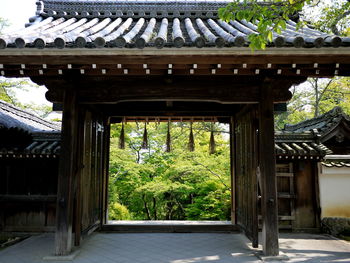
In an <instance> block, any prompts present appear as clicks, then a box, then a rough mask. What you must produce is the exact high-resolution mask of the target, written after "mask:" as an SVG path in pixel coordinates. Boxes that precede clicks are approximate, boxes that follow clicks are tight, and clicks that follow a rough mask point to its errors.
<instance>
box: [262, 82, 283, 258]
mask: <svg viewBox="0 0 350 263" xmlns="http://www.w3.org/2000/svg"><path fill="white" fill-rule="evenodd" d="M259 159H260V160H259V161H260V173H261V190H262V196H261V214H262V243H263V252H264V254H265V255H266V256H277V255H278V254H279V245H278V209H277V184H276V170H275V140H274V117H273V95H272V87H270V86H269V85H263V87H262V88H261V101H260V103H259Z"/></svg>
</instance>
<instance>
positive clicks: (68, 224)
mask: <svg viewBox="0 0 350 263" xmlns="http://www.w3.org/2000/svg"><path fill="white" fill-rule="evenodd" d="M77 123H78V107H77V101H76V93H75V91H73V90H68V89H67V90H66V91H65V94H64V102H63V119H62V135H61V136H62V139H61V140H62V142H61V155H60V164H59V174H58V188H57V206H56V207H57V208H56V209H57V210H56V234H55V254H56V255H57V256H62V255H67V254H69V253H70V252H71V250H72V226H73V209H74V191H75V185H76V180H75V177H76V174H75V173H76V169H75V168H76V163H77V155H76V152H77V138H78V134H77V132H78V125H77Z"/></svg>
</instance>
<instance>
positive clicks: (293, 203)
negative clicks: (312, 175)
mask: <svg viewBox="0 0 350 263" xmlns="http://www.w3.org/2000/svg"><path fill="white" fill-rule="evenodd" d="M288 172H289V173H292V174H293V176H290V177H289V180H290V181H289V182H290V185H289V192H290V194H291V195H292V196H293V198H291V199H290V215H291V217H292V220H291V222H290V224H291V227H292V229H294V218H295V201H294V180H295V179H294V173H293V163H289V171H288Z"/></svg>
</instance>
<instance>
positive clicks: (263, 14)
mask: <svg viewBox="0 0 350 263" xmlns="http://www.w3.org/2000/svg"><path fill="white" fill-rule="evenodd" d="M315 6H320V8H321V12H320V14H321V16H320V18H319V17H317V19H315V17H314V16H312V12H310V11H307V12H304V15H305V14H306V15H307V14H309V16H307V17H304V20H303V19H299V18H300V17H299V13H301V14H302V11H305V9H306V8H308V10H310V9H312V8H315ZM349 7H350V0H341V1H331V3H330V4H329V1H325V0H324V1H322V0H233V1H232V3H229V4H228V5H227V6H226V7H225V8H221V9H220V10H219V16H220V18H221V19H223V20H226V21H228V20H234V19H238V20H246V21H248V22H252V23H253V24H256V25H257V33H256V34H250V35H249V36H248V39H249V41H250V47H251V49H252V50H255V49H265V47H266V45H267V44H269V43H271V42H272V39H273V32H272V31H274V32H276V33H277V34H281V32H282V31H283V30H284V29H286V21H288V20H290V19H293V18H296V19H295V20H298V21H297V28H301V27H303V25H304V24H305V22H304V21H310V20H313V21H314V24H315V25H316V26H317V27H318V29H320V30H322V31H325V32H327V31H332V32H334V33H336V34H341V33H343V34H345V35H347V34H348V33H349V32H348V31H349V23H348V20H346V19H347V17H348V16H349V14H350V10H349ZM310 14H311V15H310Z"/></svg>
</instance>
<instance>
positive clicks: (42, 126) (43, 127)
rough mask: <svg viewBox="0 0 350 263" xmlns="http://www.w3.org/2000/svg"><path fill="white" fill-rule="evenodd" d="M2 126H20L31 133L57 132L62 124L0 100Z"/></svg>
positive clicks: (8, 127)
mask: <svg viewBox="0 0 350 263" xmlns="http://www.w3.org/2000/svg"><path fill="white" fill-rule="evenodd" d="M0 128H7V129H10V128H18V129H22V130H24V131H27V132H29V133H37V132H55V131H56V132H57V131H59V130H60V126H59V125H58V124H56V123H52V122H49V121H46V120H44V119H42V118H40V117H38V116H35V115H34V114H31V113H29V112H27V111H24V110H21V109H19V108H17V107H15V106H13V105H11V104H9V103H6V102H4V101H0Z"/></svg>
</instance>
